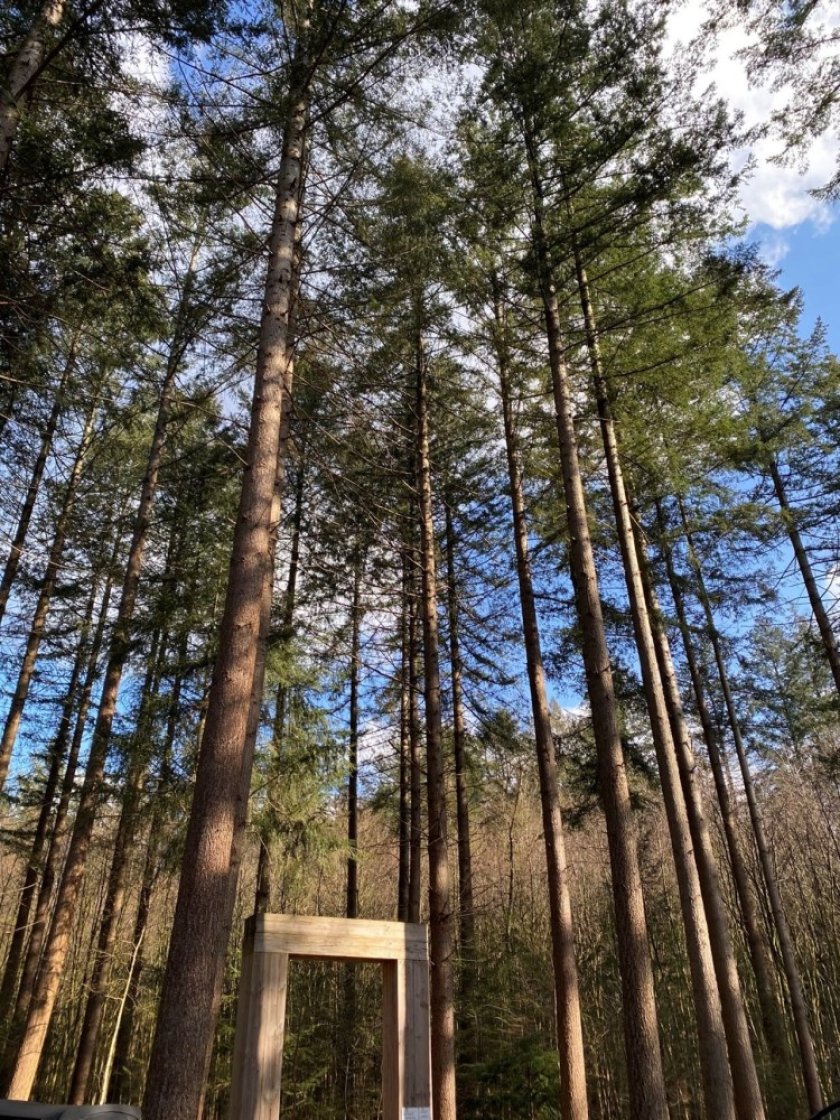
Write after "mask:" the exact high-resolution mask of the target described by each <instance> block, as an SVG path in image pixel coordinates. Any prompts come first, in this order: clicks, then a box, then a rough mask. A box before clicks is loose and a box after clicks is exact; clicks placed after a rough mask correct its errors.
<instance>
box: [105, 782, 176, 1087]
mask: <svg viewBox="0 0 840 1120" xmlns="http://www.w3.org/2000/svg"><path fill="white" fill-rule="evenodd" d="M160 792H161V789H160V785H158V796H159V795H160ZM162 823H163V822H162V821H161V819H160V814H159V813H158V812H153V814H152V822H151V826H150V828H149V834H148V837H147V839H146V858H145V861H144V864H143V879H142V882H141V884H140V897H139V900H138V904H137V914H136V915H135V918H134V930H133V933H132V944H134V945H140V944H141V943H142V941H143V937H144V936H145V933H146V927H147V925H148V922H149V911H150V909H151V903H152V891H153V890H154V885H155V882H156V880H157V876H158V873H159V870H160V864H159V850H160V837H159V829H160V826H161V824H162ZM142 971H143V959H142V957H140V956H138V958H137V961H136V962H135V964H134V967H133V968H132V970H131V975H130V976H129V983H128V985H127V988H126V998H125V1009H124V1011H123V1015H122V1018H121V1019H120V1024H119V1028H118V1030H117V1039H116V1045H115V1048H114V1059H113V1062H112V1064H111V1075H110V1079H109V1082H108V1084H107V1085H106V1086H105V1099H106V1100H112V1101H121V1102H122V1103H124V1104H127V1103H129V1102H130V1101H132V1100H136V1099H137V1098H138V1096H139V1092H137V1091H134V1087H133V1086H132V1083H131V1074H130V1068H129V1060H130V1057H131V1044H132V1041H133V1039H134V1009H135V1007H136V1004H137V998H138V995H139V992H140V980H141V976H142Z"/></svg>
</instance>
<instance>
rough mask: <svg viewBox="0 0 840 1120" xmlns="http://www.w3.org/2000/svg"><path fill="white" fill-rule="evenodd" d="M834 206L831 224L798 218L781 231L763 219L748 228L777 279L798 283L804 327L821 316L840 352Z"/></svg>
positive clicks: (839, 216) (839, 258)
mask: <svg viewBox="0 0 840 1120" xmlns="http://www.w3.org/2000/svg"><path fill="white" fill-rule="evenodd" d="M837 210H838V208H835V210H834V213H833V214H832V217H833V218H834V220H833V221H832V222H831V224H830V225H825V224H824V223H815V222H813V221H810V220H808V221H805V222H801V223H799V224H798V225H796V226H791V227H790V228H788V229H785V230H784V231H783V232H782V233H780V231H778V230H775V229H773V228H772V227H771V226H768V225H766V224H765V223H759V224H758V225H756V226H755V227H754V228H753V229H752V230H751V232H750V236H749V240H750V241H758V242H760V243H761V245H762V247H763V251H764V252H763V255H764V256H765V258H766V259H767V260H768V261H769V262H770V263H774V264H776V267H777V268H779V269H780V270H781V275H780V277H779V283H780V284H781V285H782V286H783V287H786V288H792V287H794V285H796V286H798V287H800V288H801V289H802V292H803V294H804V297H805V317H804V322H803V327H807V328H810V327H811V326H813V324H814V322H815V320H816V319H817V317H820V318H821V319H822V320H823V322H824V323H825V325H826V327H827V328H828V342H829V345H830V346H831V349H832V350H834V352H835V353H840V213H838V212H837Z"/></svg>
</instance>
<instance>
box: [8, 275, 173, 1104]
mask: <svg viewBox="0 0 840 1120" xmlns="http://www.w3.org/2000/svg"><path fill="white" fill-rule="evenodd" d="M188 289H189V284H188V283H187V284H186V285H185V295H184V297H183V298H184V300H186V298H187V295H186V292H187V291H188ZM183 308H184V304H183V303H182V311H183ZM180 318H181V314H179V320H180ZM179 334H180V332H179V331H178V330H176V332H175V336H174V337H173V341H172V344H171V347H170V353H169V358H168V362H167V367H166V372H165V375H164V379H163V384H162V385H161V390H160V396H159V398H158V413H157V419H156V421H155V428H154V432H153V435H152V442H151V447H150V449H149V456H148V459H147V462H146V468H145V471H144V475H143V481H142V483H141V487H140V501H139V504H138V507H137V511H136V514H135V518H134V529H133V533H132V539H131V545H130V548H129V552H128V558H127V560H126V566H125V572H124V576H123V584H122V592H121V595H120V603H119V607H118V608H117V617H116V620H115V623H114V629H113V632H112V634H111V639H110V642H109V646H108V659H107V663H106V666H105V678H104V681H103V684H102V694H101V697H100V701H99V709H98V712H97V717H96V725H95V727H94V730H93V736H92V740H91V746H90V752H89V754H88V760H87V766H86V768H85V777H84V781H83V783H82V789H81V793H80V795H79V805H78V808H77V811H76V819H75V822H74V825H73V831H72V834H71V837H70V846H69V849H68V853H67V860H66V863H65V866H64V873H63V875H62V878H61V884H60V886H59V890H58V898H57V900H56V905H55V914H54V917H53V921H52V925H51V928H50V933H49V938H48V941H47V944H46V946H45V949H44V959H43V961H42V964H41V968H40V970H39V972H38V976H37V980H36V983H35V987H34V990H33V992H32V999H31V1002H30V1005H29V1013H28V1016H27V1022H26V1027H25V1030H24V1035H23V1038H22V1040H21V1046H20V1050H19V1053H18V1057H17V1062H16V1064H15V1070H14V1073H13V1074H12V1079H11V1082H10V1086H9V1095H10V1096H11V1097H14V1098H17V1099H18V1100H26V1099H27V1098H28V1097H29V1094H30V1092H31V1091H32V1085H33V1082H34V1080H35V1075H36V1073H37V1071H38V1065H39V1063H40V1060H41V1054H42V1053H43V1049H44V1043H45V1041H46V1037H47V1031H48V1029H49V1025H50V1021H51V1019H52V1014H53V1010H54V1008H55V1001H56V998H57V996H58V989H59V984H60V982H61V976H62V972H63V970H64V963H65V960H66V958H67V953H68V951H69V948H70V939H71V934H72V930H73V919H74V915H75V912H76V904H77V902H78V898H79V893H80V891H81V888H82V882H83V881H84V876H85V868H86V865H87V857H88V852H89V849H90V843H91V838H92V836H93V828H94V824H95V821H96V813H97V808H98V806H99V803H100V797H101V788H102V781H103V778H104V775H105V764H106V761H107V758H108V751H109V749H110V744H111V728H112V725H113V722H114V716H115V714H116V710H117V699H118V697H119V691H120V684H121V682H122V676H123V671H124V669H125V665H126V661H127V659H128V654H129V650H130V647H131V627H132V620H133V617H134V607H135V603H136V601H137V593H138V590H139V587H140V577H141V574H142V571H143V561H144V556H145V551H146V543H147V539H148V534H149V527H150V525H151V519H152V511H153V508H154V502H155V495H156V493H157V484H158V476H159V474H160V466H161V462H162V460H163V452H164V447H165V444H166V433H167V425H168V422H169V415H170V410H171V404H172V395H173V392H174V389H175V375H176V373H177V371H178V368H179V365H180V360H181V358H182V356H183V339H182V338H181V337H180V336H179Z"/></svg>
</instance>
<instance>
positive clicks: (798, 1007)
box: [680, 502, 823, 1112]
mask: <svg viewBox="0 0 840 1120" xmlns="http://www.w3.org/2000/svg"><path fill="white" fill-rule="evenodd" d="M680 514H681V517H682V519H683V529H684V532H685V536H686V542H687V544H688V550H689V560H690V563H691V567H692V571H693V572H694V576H695V579H696V582H697V594H698V598H699V600H700V604H701V606H702V608H703V612H704V614H705V616H706V630H707V634H708V637H709V641H710V642H711V645H712V650H713V653H714V658H715V665H716V666H717V671H718V676H719V678H720V687H721V691H722V693H723V699H724V704H725V705H726V712H727V717H728V720H729V727H730V730H731V732H732V741H733V742H734V744H735V753H736V755H737V756H738V765H739V767H740V769H741V777H742V780H743V782H744V792H745V793H746V796H747V806H748V808H749V813H750V822H751V824H752V829H753V835H754V836H755V843H756V848H757V850H758V858H759V862H760V864H761V869H762V872H763V875H764V881H765V884H766V887H767V896H768V898H769V900H770V910H771V912H772V914H773V923H774V925H775V927H776V935H777V936H778V938H779V947H780V949H781V952H782V963H783V965H784V971H785V979H786V980H787V986H788V993H789V995H790V1003H791V1010H792V1012H793V1022H794V1027H795V1029H796V1038H797V1042H798V1044H799V1057H800V1061H801V1063H802V1075H803V1078H804V1081H805V1091H806V1094H807V1097H808V1107H809V1108H810V1109H811V1111H812V1112H817V1111H819V1109H821V1108H822V1107H823V1093H822V1088H821V1086H820V1076H819V1069H818V1067H817V1059H816V1054H815V1052H814V1042H813V1038H812V1035H811V1028H810V1024H809V1022H808V1005H807V1003H806V1000H805V993H804V991H803V988H802V980H801V977H800V975H799V966H798V964H797V963H796V953H795V951H794V947H793V938H792V937H791V933H790V927H789V926H788V922H787V915H786V914H785V908H784V903H783V902H782V896H781V892H780V891H779V885H778V882H777V880H776V870H775V867H774V866H773V857H772V855H771V853H770V847H769V845H768V842H767V835H766V833H765V831H764V819H763V816H762V812H761V806H760V805H759V803H758V798H757V796H756V791H755V783H754V782H753V777H752V773H751V771H750V764H749V760H748V759H747V749H746V745H745V743H744V738H743V735H742V733H741V724H740V721H739V719H738V713H737V711H736V708H735V701H734V698H733V696H732V689H731V688H730V685H729V674H728V672H727V669H726V661H725V659H724V656H723V649H722V647H721V642H720V634H719V633H718V630H717V627H716V626H715V620H714V615H713V613H712V607H711V602H710V600H709V596H708V594H707V592H706V584H705V580H704V579H703V572H702V569H701V567H700V560H699V557H698V555H697V552H696V550H695V548H694V541H693V539H692V535H691V532H690V529H689V525H688V519H687V517H686V514H685V507H684V506H683V504H682V502H680Z"/></svg>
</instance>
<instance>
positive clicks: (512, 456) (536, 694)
mask: <svg viewBox="0 0 840 1120" xmlns="http://www.w3.org/2000/svg"><path fill="white" fill-rule="evenodd" d="M493 286H494V293H493V295H494V315H495V327H496V340H495V341H496V358H497V362H498V372H499V389H500V396H501V402H502V417H503V420H504V429H505V449H506V452H507V464H508V480H509V483H510V501H511V512H512V515H513V537H514V544H515V547H516V574H517V579H518V583H519V603H520V609H521V612H522V632H523V636H524V641H525V658H526V662H527V668H528V684H529V687H530V692H531V712H532V715H533V720H534V740H535V742H536V748H537V766H538V769H539V777H540V805H541V809H542V822H543V836H544V840H545V854H546V865H547V870H548V903H549V915H550V920H551V955H552V965H553V968H554V999H555V1009H556V1014H557V1049H558V1054H559V1058H560V1110H561V1116H562V1117H563V1120H586V1117H587V1116H588V1114H589V1112H588V1104H587V1098H586V1063H585V1056H584V1048H583V1025H582V1022H581V1010H580V989H579V984H578V974H577V964H576V960H575V933H574V925H573V922H572V903H571V891H570V883H569V870H568V865H567V862H566V845H565V839H564V835H563V819H562V815H561V808H560V787H559V781H558V776H557V760H556V756H555V751H554V734H553V731H552V727H551V712H550V709H549V704H548V693H547V690H546V682H545V669H544V667H543V660H542V646H541V642H540V630H539V621H538V617H537V608H536V600H535V598H534V586H533V579H532V575H531V557H530V549H529V544H528V524H527V517H526V512H525V495H524V487H523V480H522V467H521V454H520V449H519V441H518V438H517V433H516V426H515V422H514V415H513V403H512V400H511V385H510V370H509V360H508V349H507V340H506V324H505V321H504V309H503V305H502V298H501V292H500V285H499V283H498V280H497V278H496V277H495V276H494V277H493Z"/></svg>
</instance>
